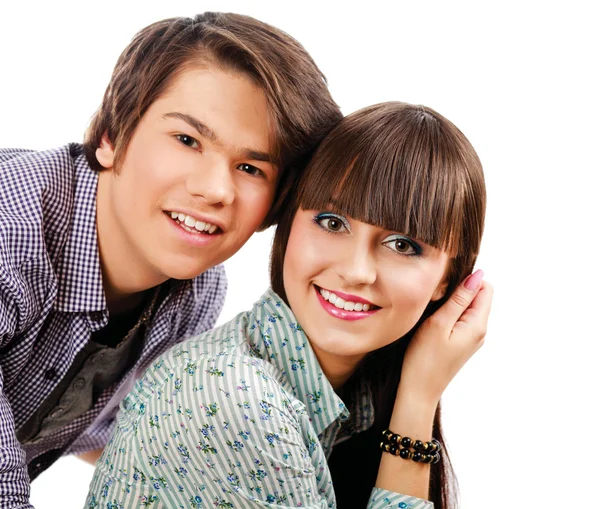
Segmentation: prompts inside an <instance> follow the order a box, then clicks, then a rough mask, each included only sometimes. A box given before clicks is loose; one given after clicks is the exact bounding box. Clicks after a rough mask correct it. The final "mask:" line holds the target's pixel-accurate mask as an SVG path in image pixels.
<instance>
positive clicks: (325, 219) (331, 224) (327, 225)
mask: <svg viewBox="0 0 600 509" xmlns="http://www.w3.org/2000/svg"><path fill="white" fill-rule="evenodd" d="M314 221H315V222H316V223H317V224H318V225H319V226H320V227H321V228H323V229H324V230H325V231H328V232H332V233H339V232H342V231H344V230H349V229H350V228H349V226H348V222H347V221H346V220H345V219H344V218H343V217H342V216H338V215H337V214H318V215H317V216H315V218H314Z"/></svg>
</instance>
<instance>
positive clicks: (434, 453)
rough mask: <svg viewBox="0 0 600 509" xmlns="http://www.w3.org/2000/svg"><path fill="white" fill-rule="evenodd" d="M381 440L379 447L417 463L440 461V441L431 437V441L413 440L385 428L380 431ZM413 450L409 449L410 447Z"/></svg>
mask: <svg viewBox="0 0 600 509" xmlns="http://www.w3.org/2000/svg"><path fill="white" fill-rule="evenodd" d="M382 435H383V441H382V442H381V443H380V444H379V448H380V449H381V450H382V451H384V452H387V453H390V454H393V455H394V456H400V457H401V458H403V459H407V460H408V459H412V460H413V461H415V462H418V463H433V464H435V463H437V462H438V461H440V455H439V451H440V448H441V446H440V443H439V442H438V441H437V440H436V439H435V438H433V439H432V440H431V442H422V441H421V440H415V441H414V442H413V441H412V440H411V439H410V438H409V437H403V436H401V435H398V434H397V433H393V432H392V431H390V430H389V429H386V430H385V431H383V433H382ZM411 447H412V448H413V449H414V451H411V450H410V448H411Z"/></svg>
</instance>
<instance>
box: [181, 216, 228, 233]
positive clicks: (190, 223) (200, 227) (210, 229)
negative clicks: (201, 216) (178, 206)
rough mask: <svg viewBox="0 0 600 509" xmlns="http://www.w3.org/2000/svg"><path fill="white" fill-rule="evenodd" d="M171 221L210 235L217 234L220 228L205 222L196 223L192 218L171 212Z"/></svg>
mask: <svg viewBox="0 0 600 509" xmlns="http://www.w3.org/2000/svg"><path fill="white" fill-rule="evenodd" d="M171 219H174V220H175V221H179V222H180V223H181V224H184V225H186V226H187V227H188V228H194V229H195V230H197V231H199V232H204V233H208V234H212V233H215V231H216V230H217V228H218V226H217V225H216V224H210V223H205V222H204V221H196V219H194V218H193V217H192V216H188V215H186V214H183V213H181V212H171Z"/></svg>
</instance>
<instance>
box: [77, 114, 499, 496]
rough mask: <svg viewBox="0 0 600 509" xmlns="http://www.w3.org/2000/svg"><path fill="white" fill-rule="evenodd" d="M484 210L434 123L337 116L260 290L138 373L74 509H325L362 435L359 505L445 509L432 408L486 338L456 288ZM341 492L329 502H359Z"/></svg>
mask: <svg viewBox="0 0 600 509" xmlns="http://www.w3.org/2000/svg"><path fill="white" fill-rule="evenodd" d="M484 210H485V186H484V179H483V173H482V169H481V165H480V162H479V159H478V158H477V155H476V154H475V151H474V150H473V148H472V146H471V145H470V143H469V142H468V141H467V140H466V138H465V137H464V136H463V135H462V133H461V132H460V131H459V130H458V129H457V128H456V127H455V126H454V125H453V124H452V123H450V122H449V121H448V120H447V119H445V118H444V117H442V116H441V115H439V114H438V113H436V112H434V111H432V110H430V109H428V108H425V107H422V106H412V105H407V104H403V103H385V104H380V105H375V106H372V107H369V108H366V109H364V110H361V111H359V112H357V113H354V114H352V115H350V116H348V117H346V118H345V119H344V120H343V121H342V122H341V123H340V124H339V125H338V126H337V127H336V128H335V129H334V130H333V131H332V132H331V133H330V135H329V136H328V137H327V138H326V140H325V141H324V142H323V143H322V145H321V146H320V148H319V149H318V150H317V152H316V154H315V155H314V157H313V159H312V161H311V163H310V164H309V166H308V168H307V170H306V172H305V174H304V176H303V177H302V179H301V181H300V182H299V183H298V186H297V192H296V194H295V196H294V198H293V202H292V203H291V204H290V206H289V207H288V211H287V213H285V214H284V217H283V218H282V220H281V221H280V223H279V225H278V228H277V232H276V234H275V240H274V245H273V252H272V259H271V285H272V288H271V289H269V290H268V291H267V292H266V293H265V294H264V295H263V296H262V297H261V298H260V299H259V300H258V301H257V302H256V304H255V305H254V307H253V308H252V309H251V310H250V311H247V312H245V313H241V314H239V315H238V316H237V317H235V318H234V319H233V320H231V321H230V322H228V323H227V324H225V325H222V326H221V327H219V328H217V329H215V330H213V331H211V332H207V333H204V334H202V335H200V336H197V337H194V338H191V339H189V340H187V341H185V342H183V343H181V344H180V345H178V346H176V347H174V348H173V349H171V350H170V351H168V352H167V353H165V354H164V355H162V356H161V357H159V358H158V359H157V360H156V361H155V362H154V364H153V365H152V366H151V367H149V368H148V369H147V370H146V372H145V373H144V374H143V376H142V377H141V379H140V380H139V382H138V384H137V386H136V387H135V389H134V390H133V391H132V392H131V393H130V394H129V395H128V396H127V397H126V398H125V400H124V401H123V402H122V404H121V412H120V414H119V417H118V423H117V426H116V429H115V432H114V434H113V436H112V438H111V440H110V442H109V444H108V445H107V447H106V449H105V451H104V453H103V455H102V457H101V458H100V460H99V462H98V464H97V469H96V473H95V476H94V479H93V481H92V484H91V487H90V493H89V495H88V500H87V506H86V507H89V508H92V507H96V506H99V507H109V508H111V507H112V508H128V507H140V506H152V507H168V508H176V507H186V508H187V507H192V508H203V507H223V508H237V507H275V506H286V507H311V508H325V507H336V506H337V505H336V504H337V502H336V494H335V493H334V484H333V481H332V475H333V476H336V471H335V469H334V471H333V472H332V471H331V470H330V469H329V467H328V463H327V460H328V458H329V457H330V454H331V452H332V449H334V447H335V448H337V447H343V446H344V441H345V440H346V439H350V440H354V438H351V437H355V436H360V433H361V432H364V431H365V430H374V431H375V432H376V433H377V435H378V442H380V443H378V444H375V445H374V447H373V448H374V449H375V451H374V452H375V454H376V455H377V456H376V457H377V461H375V462H369V461H367V462H366V463H365V462H364V461H363V457H362V456H359V455H355V456H352V455H350V456H348V460H347V461H346V462H345V465H343V468H347V469H348V470H350V471H354V472H360V476H359V478H361V479H364V480H369V481H368V482H370V483H371V485H370V486H369V488H372V491H371V492H370V497H369V500H368V502H367V506H368V507H370V508H379V507H399V508H417V507H419V508H420V507H430V506H431V505H432V504H431V502H427V501H426V499H428V498H429V499H431V500H432V501H433V502H434V503H436V506H437V507H444V508H446V507H451V505H452V499H451V496H450V492H449V487H451V486H452V483H453V481H452V477H451V468H450V465H449V462H448V460H447V457H446V452H445V448H444V446H443V441H442V437H441V430H440V423H439V417H440V416H439V410H438V408H439V400H440V398H441V395H442V393H443V391H444V389H445V388H446V386H447V385H448V383H449V382H450V380H452V378H453V377H454V376H455V374H456V373H457V372H458V371H459V370H460V369H461V367H462V366H463V365H464V363H465V362H466V361H467V360H468V359H469V358H470V357H471V355H472V354H473V353H474V352H475V351H476V350H477V349H478V348H479V347H480V346H481V343H482V339H483V337H484V335H485V326H486V323H487V317H488V314H489V309H490V305H491V289H490V287H489V285H488V284H487V283H485V282H483V281H482V273H481V271H477V272H475V273H474V274H471V275H470V276H469V277H466V276H467V275H468V274H469V273H470V272H471V271H472V269H473V265H474V262H475V259H476V255H477V252H478V249H479V245H480V240H481V234H482V231H483V222H484ZM465 278H466V279H465ZM400 374H402V377H400ZM382 432H383V433H382ZM435 439H437V441H436V440H435ZM348 443H349V442H348ZM337 444H339V445H337ZM336 468H338V467H336ZM337 478H338V481H336V490H337V492H338V498H342V493H341V492H344V494H345V493H346V492H350V493H352V492H353V491H354V488H355V487H354V486H353V485H351V484H348V483H344V479H343V478H342V479H341V480H339V476H337ZM370 479H374V481H370ZM350 503H351V504H352V507H357V506H356V505H355V504H356V500H355V501H354V502H350Z"/></svg>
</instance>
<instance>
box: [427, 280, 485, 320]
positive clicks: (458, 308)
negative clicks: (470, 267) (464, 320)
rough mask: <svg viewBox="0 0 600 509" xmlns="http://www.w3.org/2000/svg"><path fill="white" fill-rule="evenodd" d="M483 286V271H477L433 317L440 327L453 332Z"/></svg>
mask: <svg viewBox="0 0 600 509" xmlns="http://www.w3.org/2000/svg"><path fill="white" fill-rule="evenodd" d="M482 284H483V271H482V270H476V271H475V272H473V274H471V275H470V276H469V277H467V278H466V279H465V280H464V281H463V283H462V284H461V285H459V286H458V288H456V290H454V292H453V293H452V295H451V296H450V298H449V299H448V300H447V301H446V302H445V303H444V304H443V305H442V306H441V307H440V309H438V310H437V311H436V312H435V313H434V314H433V315H432V316H431V317H430V319H429V320H430V321H431V322H433V323H434V324H435V325H437V326H438V327H440V328H442V329H444V330H447V331H451V330H452V328H453V327H454V325H455V324H456V322H458V320H459V319H460V317H461V316H462V315H463V313H464V312H465V311H466V310H467V309H468V308H469V306H470V305H471V303H472V302H473V301H474V299H475V298H476V297H477V295H478V292H479V289H480V288H481V287H482Z"/></svg>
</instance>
